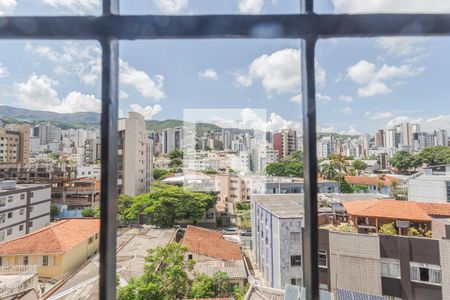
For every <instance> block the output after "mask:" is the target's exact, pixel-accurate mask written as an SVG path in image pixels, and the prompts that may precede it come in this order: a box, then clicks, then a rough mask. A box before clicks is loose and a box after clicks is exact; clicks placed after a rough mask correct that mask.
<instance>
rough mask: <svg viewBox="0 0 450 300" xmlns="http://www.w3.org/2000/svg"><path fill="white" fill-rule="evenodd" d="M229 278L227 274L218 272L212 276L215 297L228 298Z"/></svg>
mask: <svg viewBox="0 0 450 300" xmlns="http://www.w3.org/2000/svg"><path fill="white" fill-rule="evenodd" d="M229 280H230V277H228V274H227V273H225V272H222V271H219V272H217V273H215V274H214V275H213V278H212V282H213V290H214V296H215V297H226V296H228V281H229Z"/></svg>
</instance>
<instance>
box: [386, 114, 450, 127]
mask: <svg viewBox="0 0 450 300" xmlns="http://www.w3.org/2000/svg"><path fill="white" fill-rule="evenodd" d="M403 122H409V123H415V124H420V130H421V131H433V130H437V129H446V130H447V131H450V115H439V116H435V117H430V118H413V117H409V116H398V117H395V118H393V119H392V120H390V121H389V122H388V123H387V124H386V128H392V127H394V126H395V125H399V124H401V123H403Z"/></svg>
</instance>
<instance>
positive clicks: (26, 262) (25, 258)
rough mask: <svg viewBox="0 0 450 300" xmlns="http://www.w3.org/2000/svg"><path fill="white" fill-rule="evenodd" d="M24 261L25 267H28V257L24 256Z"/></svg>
mask: <svg viewBox="0 0 450 300" xmlns="http://www.w3.org/2000/svg"><path fill="white" fill-rule="evenodd" d="M22 261H23V264H24V265H25V266H26V265H28V256H24V257H23V260H22Z"/></svg>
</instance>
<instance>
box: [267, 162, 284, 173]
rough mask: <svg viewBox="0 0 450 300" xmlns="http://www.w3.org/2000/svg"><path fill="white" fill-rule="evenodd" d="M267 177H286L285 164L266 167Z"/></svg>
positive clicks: (276, 163) (279, 163)
mask: <svg viewBox="0 0 450 300" xmlns="http://www.w3.org/2000/svg"><path fill="white" fill-rule="evenodd" d="M266 173H267V175H272V176H284V174H285V172H284V164H283V163H281V162H273V163H270V164H268V165H267V166H266Z"/></svg>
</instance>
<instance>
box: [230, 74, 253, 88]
mask: <svg viewBox="0 0 450 300" xmlns="http://www.w3.org/2000/svg"><path fill="white" fill-rule="evenodd" d="M234 84H235V85H236V86H243V87H249V86H251V85H252V84H253V79H252V77H251V76H250V75H248V74H243V73H241V72H236V73H234Z"/></svg>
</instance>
